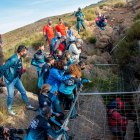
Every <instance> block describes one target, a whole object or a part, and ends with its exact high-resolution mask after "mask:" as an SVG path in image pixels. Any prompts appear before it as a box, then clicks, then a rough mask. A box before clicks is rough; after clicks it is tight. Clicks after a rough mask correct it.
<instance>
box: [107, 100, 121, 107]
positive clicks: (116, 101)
mask: <svg viewBox="0 0 140 140" xmlns="http://www.w3.org/2000/svg"><path fill="white" fill-rule="evenodd" d="M119 102H121V103H122V101H121V99H120V98H116V99H115V100H114V101H113V102H112V103H111V104H110V106H109V109H108V110H111V109H114V108H115V107H116V105H117V104H118V103H119Z"/></svg>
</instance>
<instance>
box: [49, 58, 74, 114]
mask: <svg viewBox="0 0 140 140" xmlns="http://www.w3.org/2000/svg"><path fill="white" fill-rule="evenodd" d="M64 66H65V63H64V62H63V61H62V60H56V61H55V62H54V65H53V68H52V69H51V71H50V74H49V78H48V80H47V84H49V85H50V86H51V90H50V93H49V94H48V96H49V97H50V98H51V97H52V96H53V93H54V91H57V92H58V89H59V85H60V82H61V81H65V80H67V79H69V78H71V77H74V75H72V74H71V75H66V76H63V71H62V70H64ZM53 104H54V109H55V110H54V111H56V112H61V108H60V101H59V97H58V95H57V96H56V99H55V101H54V102H53Z"/></svg>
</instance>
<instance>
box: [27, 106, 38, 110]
mask: <svg viewBox="0 0 140 140" xmlns="http://www.w3.org/2000/svg"><path fill="white" fill-rule="evenodd" d="M26 108H27V109H28V110H33V111H37V109H36V108H34V107H33V106H31V105H27V106H26Z"/></svg>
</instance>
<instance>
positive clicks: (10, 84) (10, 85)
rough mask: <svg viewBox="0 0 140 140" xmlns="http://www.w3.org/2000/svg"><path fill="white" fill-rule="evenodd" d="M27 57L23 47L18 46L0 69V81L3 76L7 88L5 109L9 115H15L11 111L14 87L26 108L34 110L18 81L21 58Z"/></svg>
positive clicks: (20, 71) (20, 72)
mask: <svg viewBox="0 0 140 140" xmlns="http://www.w3.org/2000/svg"><path fill="white" fill-rule="evenodd" d="M26 55H27V48H26V46H24V45H20V46H19V47H18V49H17V53H16V54H14V55H13V56H11V57H10V58H9V59H8V60H7V61H6V63H5V64H4V65H3V66H2V67H0V79H2V77H3V76H4V81H5V84H6V87H7V92H8V97H7V108H8V112H9V113H10V115H12V116H15V115H16V114H15V113H14V112H13V109H12V100H13V97H14V87H15V88H16V89H17V90H18V91H19V92H20V93H21V96H22V100H23V101H24V102H25V103H26V107H27V108H28V109H31V110H36V109H35V108H34V107H32V106H31V105H30V103H29V101H28V98H27V95H26V90H25V88H24V86H23V85H22V82H21V81H20V77H21V74H22V58H25V57H26Z"/></svg>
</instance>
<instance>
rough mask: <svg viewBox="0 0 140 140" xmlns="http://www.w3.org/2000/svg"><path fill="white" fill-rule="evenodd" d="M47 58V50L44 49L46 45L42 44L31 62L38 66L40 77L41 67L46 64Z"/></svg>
mask: <svg viewBox="0 0 140 140" xmlns="http://www.w3.org/2000/svg"><path fill="white" fill-rule="evenodd" d="M45 60H46V52H45V51H44V45H43V44H40V45H39V48H38V51H37V52H36V53H35V54H34V56H33V59H32V61H31V64H32V65H33V66H35V67H37V74H38V77H39V74H40V71H41V68H42V67H43V65H44V64H45Z"/></svg>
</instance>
